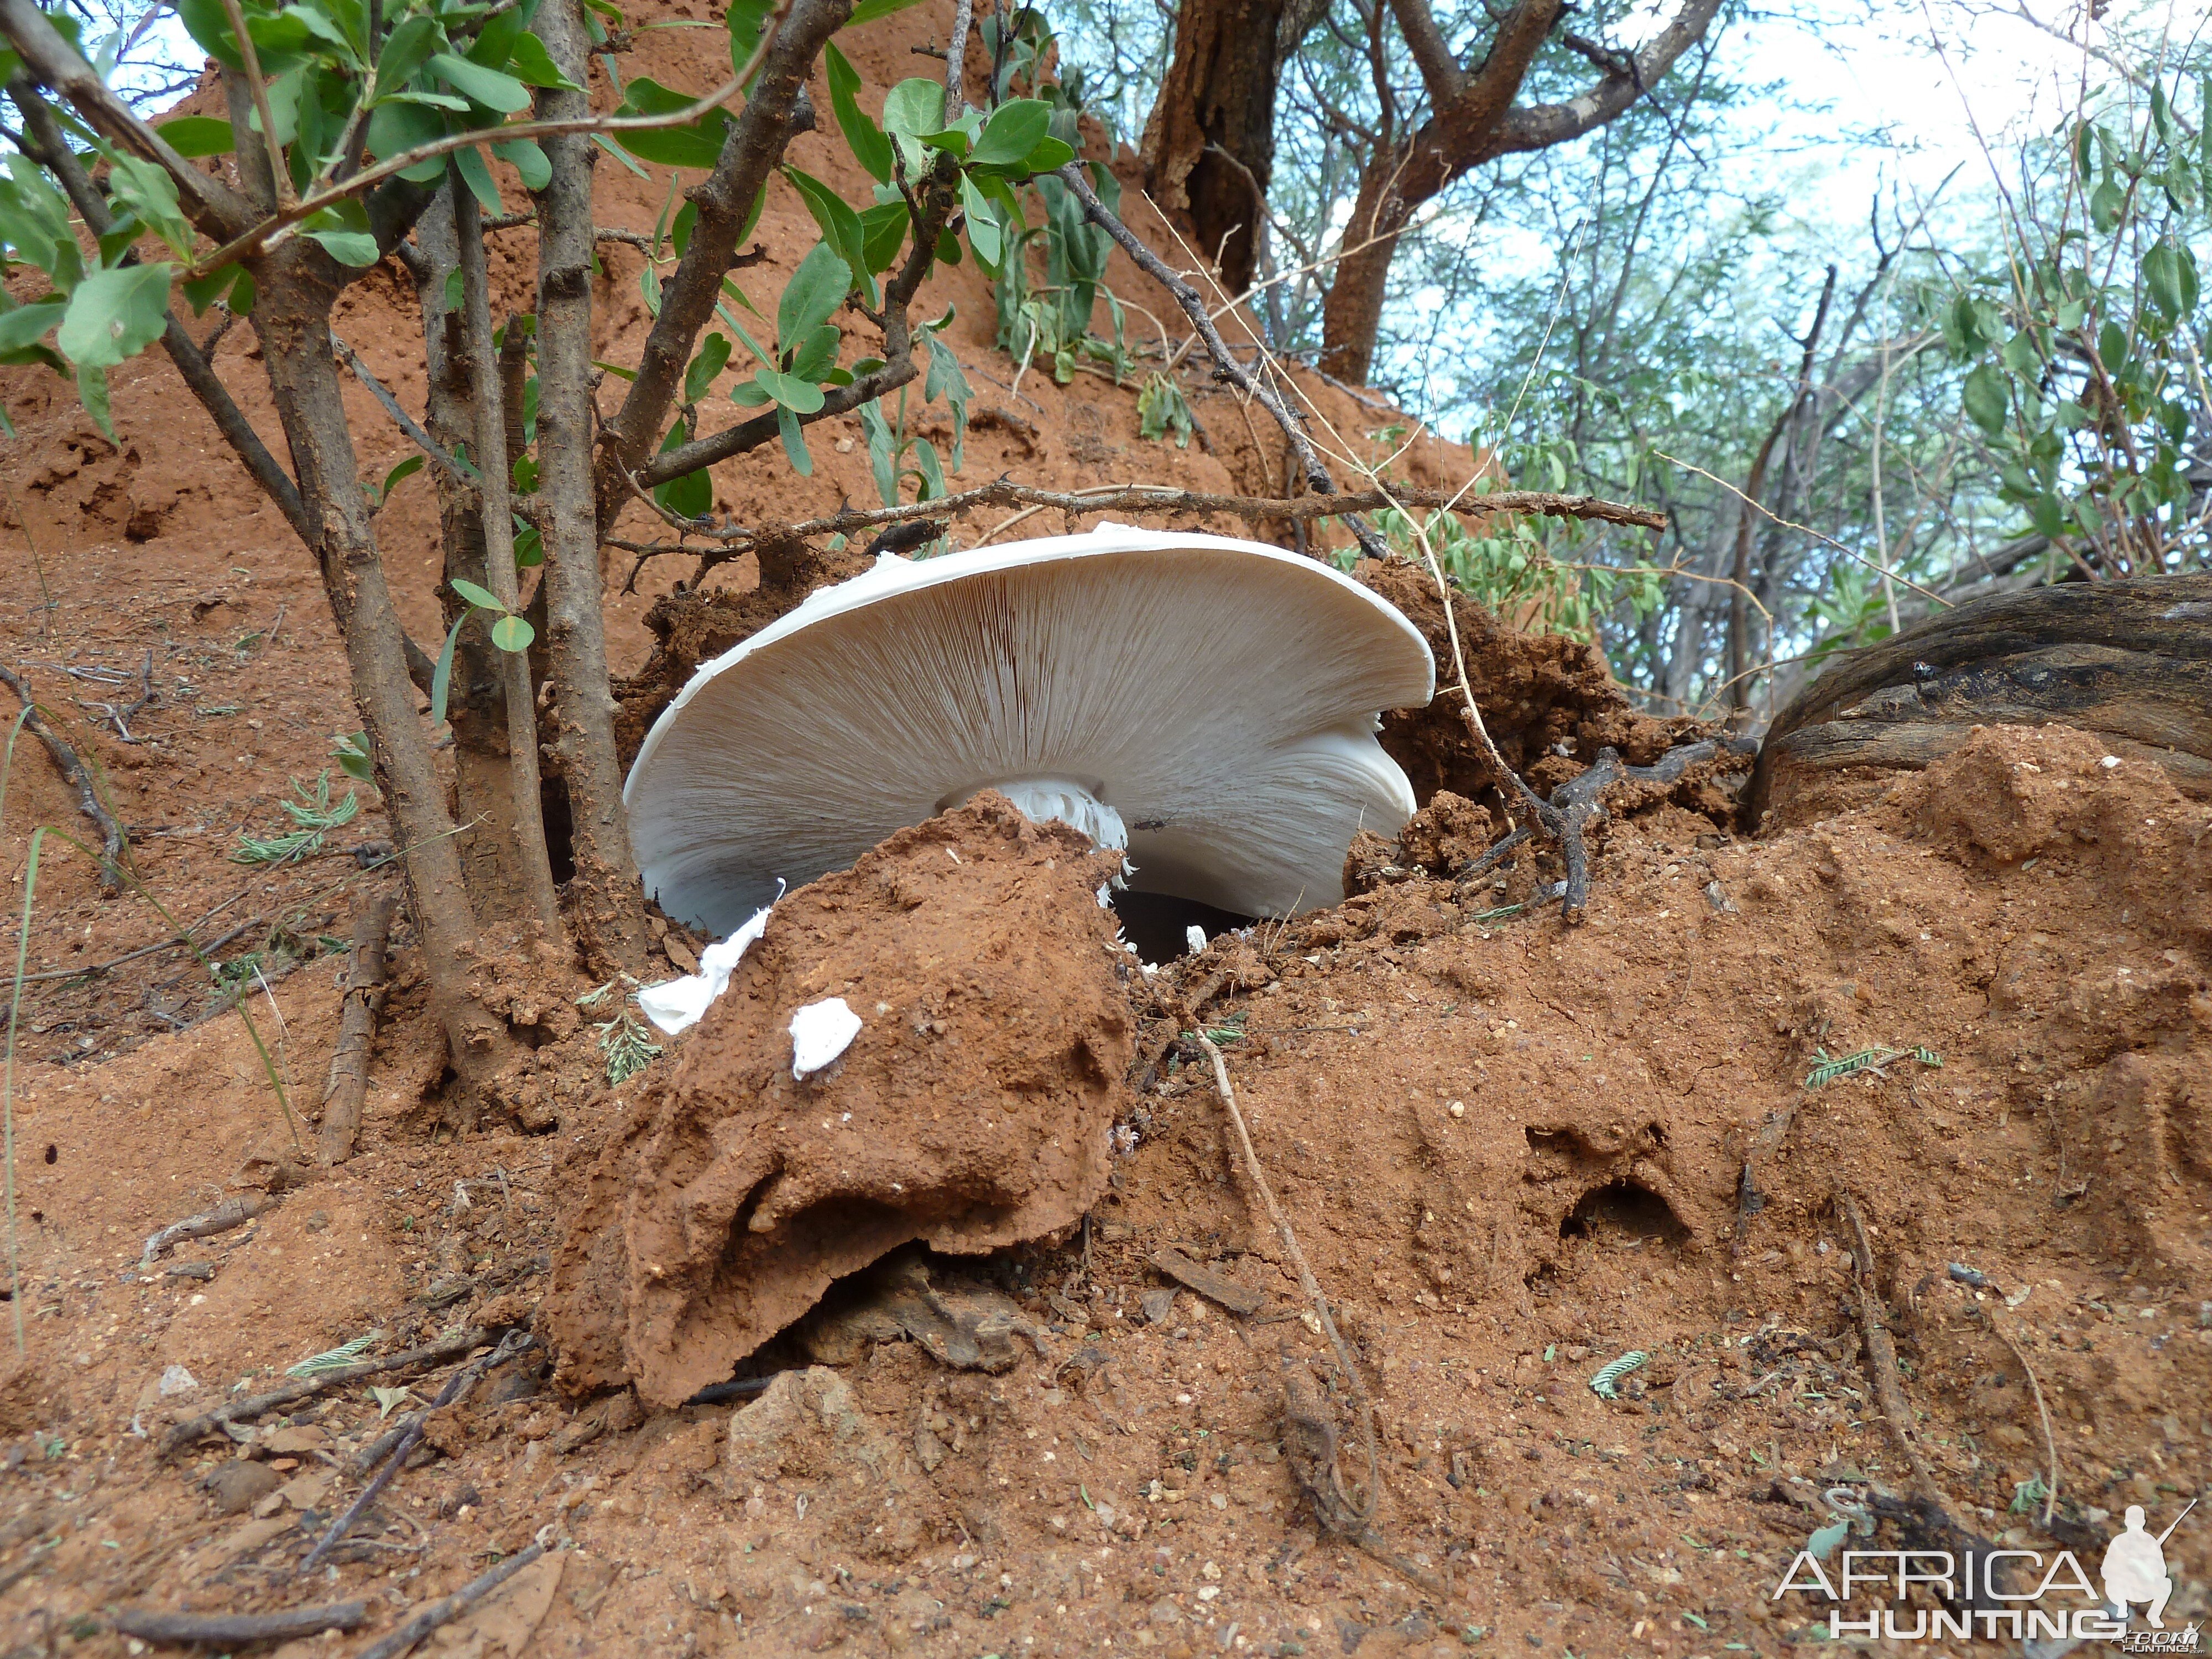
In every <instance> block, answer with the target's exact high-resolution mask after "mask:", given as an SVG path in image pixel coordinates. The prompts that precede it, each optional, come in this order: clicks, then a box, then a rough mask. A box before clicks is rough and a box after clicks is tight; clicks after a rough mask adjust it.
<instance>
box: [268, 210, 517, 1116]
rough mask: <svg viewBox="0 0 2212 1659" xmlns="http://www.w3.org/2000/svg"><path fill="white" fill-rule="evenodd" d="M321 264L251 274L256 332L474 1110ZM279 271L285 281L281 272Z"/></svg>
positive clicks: (455, 913) (500, 1058)
mask: <svg viewBox="0 0 2212 1659" xmlns="http://www.w3.org/2000/svg"><path fill="white" fill-rule="evenodd" d="M326 259H327V256H326V255H325V254H324V253H323V252H322V250H321V249H320V248H319V247H316V246H314V245H313V244H312V243H308V242H306V241H304V240H300V241H295V242H292V243H289V244H288V245H286V246H284V247H283V249H281V250H279V251H278V252H276V253H273V254H270V255H269V256H267V257H266V258H264V259H262V260H260V261H258V262H257V265H258V269H257V270H255V272H254V275H255V276H256V278H257V286H258V289H259V295H258V301H257V303H256V304H255V306H254V307H253V312H252V324H253V329H254V332H255V333H256V334H257V335H258V337H260V341H261V349H262V356H263V358H264V361H265V362H266V363H267V364H268V368H269V385H270V392H272V394H273V395H274V398H275V401H276V414H277V418H278V419H279V420H280V421H281V422H283V428H284V437H285V441H286V442H287V443H288V444H289V447H290V449H291V453H292V470H293V472H294V475H295V477H297V478H298V480H299V485H300V498H301V501H302V502H303V503H304V504H305V506H306V508H307V515H308V518H309V520H310V521H311V523H312V526H313V530H314V532H315V540H314V544H313V551H314V555H315V562H316V564H317V566H318V567H319V570H320V572H321V575H322V579H323V592H324V593H325V596H326V597H327V598H328V599H329V601H330V606H331V617H333V619H335V621H336V622H337V627H338V635H339V637H340V638H341V639H343V641H345V649H346V663H347V666H348V668H349V671H350V677H351V680H352V684H353V695H354V701H355V702H356V704H357V705H358V706H359V708H360V709H361V713H362V719H363V720H364V721H365V722H366V724H367V726H368V732H369V735H370V737H371V738H373V739H374V747H375V759H376V781H377V786H378V787H379V788H380V789H381V790H382V791H383V793H384V800H385V811H386V815H387V816H388V817H389V818H390V820H391V823H392V838H393V839H394V840H395V841H396V842H398V845H399V846H400V848H402V849H403V850H404V869H405V872H406V878H407V889H408V900H409V910H410V914H411V915H413V916H414V918H415V927H416V934H417V936H418V937H419V938H420V939H421V940H422V957H423V963H424V966H425V967H426V969H428V979H429V985H430V1004H431V1008H432V1011H433V1012H435V1014H436V1016H437V1018H438V1019H439V1022H440V1023H441V1024H442V1025H443V1026H444V1028H445V1031H446V1038H447V1046H448V1048H450V1050H451V1059H452V1063H453V1070H454V1072H455V1073H457V1074H458V1075H459V1078H460V1080H461V1084H462V1086H463V1088H464V1089H465V1091H467V1092H468V1094H469V1096H470V1097H471V1100H470V1104H471V1106H472V1105H473V1103H474V1102H475V1101H476V1100H477V1099H480V1098H481V1097H483V1095H484V1094H485V1093H486V1092H488V1091H489V1085H490V1082H491V1079H492V1077H493V1075H494V1074H495V1073H496V1072H497V1071H498V1070H499V1069H500V1067H501V1066H502V1065H504V1064H505V1063H506V1062H507V1060H508V1059H509V1058H510V1056H511V1054H512V1052H513V1040H512V1039H511V1038H510V1036H508V1033H507V1027H506V1025H505V1024H504V1023H503V1022H502V1021H500V1020H498V1019H496V1018H493V1017H492V1016H491V1015H490V1014H489V1012H486V1011H485V1010H484V1009H483V1006H481V1005H479V1004H478V1003H477V1001H476V1000H475V999H474V998H472V997H471V995H470V994H469V991H468V981H469V975H470V973H471V969H472V968H473V967H474V965H475V953H474V945H475V940H476V934H477V922H476V913H475V909H474V908H473V907H472V906H471V903H470V902H469V893H468V887H467V884H466V883H465V880H464V878H463V876H462V873H461V858H460V853H459V849H458V848H456V847H455V846H454V845H453V819H452V817H451V816H450V815H449V814H448V813H447V811H446V805H445V788H444V786H443V785H442V784H441V782H440V781H439V778H438V773H437V769H436V767H435V764H434V763H433V762H432V759H431V755H430V745H429V743H428V739H427V738H426V737H425V736H424V734H423V731H422V720H421V717H420V716H418V715H417V714H416V711H415V684H414V682H413V681H412V680H411V679H410V678H408V674H407V650H406V645H405V642H404V641H405V634H404V630H403V629H402V628H401V626H400V623H399V615H398V611H396V610H394V609H393V607H392V593H391V590H390V589H389V588H388V587H386V585H385V580H384V566H383V564H382V562H380V560H379V558H378V557H377V550H376V541H375V538H374V535H373V534H372V532H371V531H370V528H369V520H368V503H367V502H366V501H364V500H363V498H362V491H361V482H360V474H359V471H358V467H357V465H356V459H355V456H354V450H353V435H352V434H351V432H350V431H349V429H348V428H347V425H346V413H345V403H344V400H343V397H342V395H341V391H340V386H339V384H338V368H337V359H336V358H335V357H334V356H332V355H331V330H330V307H331V302H332V301H334V300H335V299H336V298H337V293H338V287H337V283H336V282H335V281H329V282H324V281H318V280H316V277H315V275H314V273H313V272H312V271H310V270H303V269H301V267H303V266H305V265H306V264H307V263H308V262H309V261H313V260H326ZM287 267H289V269H288V268H287Z"/></svg>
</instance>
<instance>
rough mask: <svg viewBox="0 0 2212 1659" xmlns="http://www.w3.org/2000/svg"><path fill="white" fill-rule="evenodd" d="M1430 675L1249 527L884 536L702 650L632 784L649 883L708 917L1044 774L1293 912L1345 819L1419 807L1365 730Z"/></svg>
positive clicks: (1391, 819)
mask: <svg viewBox="0 0 2212 1659" xmlns="http://www.w3.org/2000/svg"><path fill="white" fill-rule="evenodd" d="M1435 684H1436V664H1435V660H1434V659H1433V658H1431V655H1430V653H1429V647H1428V645H1427V643H1426V641H1424V640H1423V639H1422V637H1421V635H1420V632H1419V629H1416V628H1414V626H1413V623H1410V622H1408V621H1407V619H1406V618H1405V617H1403V616H1402V615H1401V614H1400V613H1399V612H1398V611H1397V610H1396V609H1395V608H1394V607H1393V606H1392V605H1390V604H1389V602H1388V601H1387V600H1384V599H1381V598H1380V597H1378V596H1377V595H1376V594H1374V593H1371V592H1368V590H1367V589H1365V588H1364V587H1362V586H1359V585H1358V583H1356V582H1354V581H1352V580H1350V579H1349V578H1347V577H1346V576H1343V575H1341V574H1339V573H1338V572H1336V571H1334V570H1333V569H1331V568H1328V566H1326V565H1322V564H1319V563H1316V562H1314V561H1313V560H1311V559H1308V558H1305V557H1303V556H1299V555H1297V554H1294V553H1289V552H1285V550H1282V549H1281V548H1278V547H1269V546H1267V545H1266V544H1263V543H1259V542H1249V541H1242V540H1237V539H1233V538H1229V537H1224V536H1201V535H1186V534H1177V533H1164V532H1152V531H1146V530H1139V529H1133V528H1131V527H1129V526H1122V525H1110V524H1109V525H1103V526H1100V527H1099V528H1097V530H1094V531H1091V532H1088V533H1086V534H1084V535H1079V536H1054V537H1046V538H1039V539H1037V540H1035V541H1027V542H1015V543H1010V544H1006V545H1005V546H1002V547H981V548H976V549H973V550H969V551H967V552H963V553H954V554H950V555H947V556H944V557H942V558H937V559H929V560H924V561H920V562H916V561H912V560H907V559H902V558H899V557H897V556H891V555H886V556H884V558H883V559H881V560H880V561H879V562H878V564H877V566H876V568H874V569H872V570H871V571H868V572H867V573H866V574H862V575H860V576H856V577H854V579H853V580H850V581H846V582H841V583H839V584H837V585H836V586H832V587H826V588H823V589H820V590H818V591H817V592H815V593H813V594H812V595H811V596H810V597H809V598H808V599H807V600H806V602H805V604H804V605H800V606H799V608H798V609H797V610H795V611H791V612H790V613H789V614H788V615H787V616H784V617H781V618H779V619H778V620H777V621H776V622H775V623H772V624H770V625H769V627H767V628H764V629H761V630H760V631H759V632H758V633H757V634H755V635H752V636H751V637H750V639H747V640H745V641H743V642H742V643H740V644H738V645H737V646H735V647H732V649H730V650H729V651H727V652H725V653H723V654H722V655H721V656H720V657H717V658H715V659H714V660H713V661H712V662H709V663H707V664H705V665H702V667H701V668H700V669H699V671H698V672H697V673H696V674H695V675H694V676H693V677H692V678H691V683H690V684H689V685H687V686H685V687H684V690H683V692H682V694H681V695H679V696H678V697H677V699H676V700H675V702H672V703H671V704H670V705H669V706H668V708H667V709H666V710H665V711H664V712H663V713H662V714H661V716H660V718H659V720H656V721H655V722H654V723H653V729H652V731H651V732H648V733H647V736H646V739H645V744H644V746H643V747H642V748H641V750H639V751H638V757H637V762H636V764H635V765H634V766H633V767H632V768H631V769H630V775H629V781H628V782H627V783H626V784H625V785H624V787H623V802H624V804H625V805H627V807H628V808H629V829H630V841H631V845H632V847H633V848H635V853H636V855H637V860H638V865H639V867H640V869H641V872H643V875H644V878H645V885H646V890H647V892H649V893H651V894H653V896H655V897H656V898H658V900H659V902H660V904H661V906H662V908H664V909H665V910H666V911H667V912H668V914H669V915H671V916H673V917H675V918H677V919H678V920H679V921H684V922H688V923H691V924H694V925H696V926H699V927H704V928H706V929H708V931H710V932H713V933H717V934H719V933H725V932H726V931H728V930H729V929H730V928H732V927H736V926H737V925H738V923H740V922H742V921H744V919H745V918H746V917H747V916H749V915H751V914H752V913H753V912H754V911H756V910H757V909H759V908H760V907H761V906H762V905H763V904H765V903H767V902H769V900H771V899H773V898H774V897H775V891H776V884H777V882H778V881H779V880H783V881H788V882H789V883H791V884H793V885H794V886H795V885H798V884H800V883H803V882H806V881H810V880H811V879H812V878H815V877H816V876H818V875H821V874H823V873H824V872H828V871H830V870H837V869H842V868H845V867H846V866H849V865H850V864H852V863H853V861H854V860H855V859H857V858H858V857H859V856H860V854H862V853H864V852H866V850H867V849H868V848H871V847H873V846H874V845H875V844H876V843H877V842H879V841H881V840H883V839H884V837H885V836H888V835H890V834H891V833H892V832H893V831H894V830H896V829H902V828H904V827H906V826H907V825H908V824H914V823H921V822H923V821H924V820H926V819H928V818H931V817H935V816H936V815H937V814H938V813H939V812H940V811H944V810H945V809H946V808H947V807H950V806H953V805H958V804H959V803H960V802H961V801H963V800H964V799H967V798H968V797H969V796H970V795H972V794H974V793H976V792H977V791H979V790H981V789H985V788H989V787H994V786H995V785H999V784H1003V783H1013V782H1025V781H1036V780H1045V781H1048V783H1049V784H1050V785H1051V786H1052V787H1054V788H1055V789H1056V788H1058V787H1060V786H1062V785H1072V786H1073V790H1074V792H1075V793H1077V794H1080V793H1082V792H1085V791H1087V792H1088V793H1089V794H1090V795H1091V796H1092V797H1094V798H1095V799H1096V800H1097V802H1099V803H1102V804H1103V805H1104V806H1106V807H1108V808H1110V809H1112V811H1113V812H1118V814H1119V815H1120V817H1121V821H1122V822H1123V823H1126V824H1127V826H1128V854H1129V859H1130V861H1131V862H1132V863H1133V865H1134V866H1135V870H1134V872H1133V875H1132V877H1131V881H1130V884H1131V885H1132V886H1134V887H1137V888H1139V889H1141V890H1145V891H1148V892H1158V893H1166V894H1171V895H1176V896H1181V897H1185V898H1192V899H1199V900H1203V901H1204V902H1206V903H1209V904H1213V905H1218V906H1219V907H1220V908H1223V909H1225V910H1233V911H1236V912H1238V913H1240V914H1242V915H1288V914H1291V913H1292V912H1294V911H1296V910H1298V909H1301V908H1313V907H1316V906H1318V905H1323V904H1330V903H1334V902H1336V901H1337V900H1339V899H1340V898H1341V897H1342V896H1343V876H1342V867H1343V860H1344V854H1345V850H1346V848H1347V847H1348V846H1349V844H1350V842H1351V840H1352V836H1353V834H1354V833H1355V832H1356V831H1358V829H1361V828H1366V829H1373V830H1375V831H1376V832H1377V833H1379V834H1383V835H1389V834H1393V833H1395V831H1396V830H1397V829H1398V828H1399V827H1400V826H1401V825H1402V824H1403V823H1405V821H1406V819H1407V818H1408V817H1411V816H1412V814H1413V790H1412V787H1410V786H1409V785H1408V784H1407V781H1406V775H1405V774H1404V772H1402V771H1401V770H1400V769H1399V768H1398V765H1397V763H1395V761H1393V760H1391V759H1390V757H1389V756H1388V755H1386V754H1384V753H1383V750H1382V746H1381V745H1380V744H1377V743H1376V741H1375V737H1374V733H1375V731H1376V726H1377V715H1378V714H1379V711H1381V710H1383V709H1385V708H1413V707H1419V706H1420V705H1422V704H1425V703H1426V702H1428V700H1429V698H1430V697H1431V695H1432V694H1433V692H1434V690H1435ZM1105 816H1107V817H1109V818H1110V817H1111V813H1109V814H1107V815H1105ZM1079 827H1083V828H1085V829H1091V832H1092V833H1094V834H1096V833H1097V831H1096V829H1094V828H1093V827H1092V826H1091V825H1089V824H1085V825H1082V826H1079Z"/></svg>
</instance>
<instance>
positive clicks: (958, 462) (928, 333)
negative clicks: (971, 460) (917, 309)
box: [921, 329, 974, 472]
mask: <svg viewBox="0 0 2212 1659" xmlns="http://www.w3.org/2000/svg"><path fill="white" fill-rule="evenodd" d="M923 333H924V336H925V337H927V340H928V341H929V378H928V379H927V380H925V381H924V382H923V383H922V388H921V395H922V396H923V397H924V398H944V399H945V403H946V404H948V405H949V406H950V407H951V410H952V470H953V471H955V472H957V471H960V470H961V468H962V467H963V466H964V465H967V463H966V461H965V460H964V459H963V451H964V449H965V447H966V445H967V442H968V400H969V398H970V397H972V396H973V395H974V392H973V391H972V389H971V388H970V387H969V384H968V376H967V374H966V373H965V372H964V371H963V369H962V368H961V367H960V359H959V358H957V357H956V356H953V355H952V348H951V346H948V345H947V344H945V337H944V334H943V331H940V330H938V329H925V330H924V331H923Z"/></svg>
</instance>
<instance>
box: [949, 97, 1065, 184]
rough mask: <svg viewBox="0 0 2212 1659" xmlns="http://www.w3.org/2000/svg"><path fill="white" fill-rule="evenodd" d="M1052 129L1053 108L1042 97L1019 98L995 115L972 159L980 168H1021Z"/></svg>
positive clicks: (988, 124) (979, 141)
mask: <svg viewBox="0 0 2212 1659" xmlns="http://www.w3.org/2000/svg"><path fill="white" fill-rule="evenodd" d="M1051 127H1052V106H1051V105H1049V104H1048V103H1046V102H1045V101H1044V100H1043V99H1042V98H1015V99H1010V100H1008V101H1006V103H1003V104H1001V105H1000V106H999V107H998V108H996V109H994V110H993V111H992V112H991V118H990V119H989V120H988V121H987V122H986V123H984V125H983V133H982V136H981V137H980V138H978V139H976V141H975V149H974V150H973V151H972V152H971V153H970V155H969V158H968V159H969V161H972V162H974V163H975V165H976V166H977V167H1016V166H1018V165H1019V164H1020V163H1021V162H1022V161H1024V159H1026V158H1027V156H1028V155H1029V153H1030V151H1031V150H1033V149H1036V147H1037V146H1038V145H1039V144H1040V143H1043V141H1044V140H1045V138H1046V137H1048V134H1049V132H1050V131H1051Z"/></svg>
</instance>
